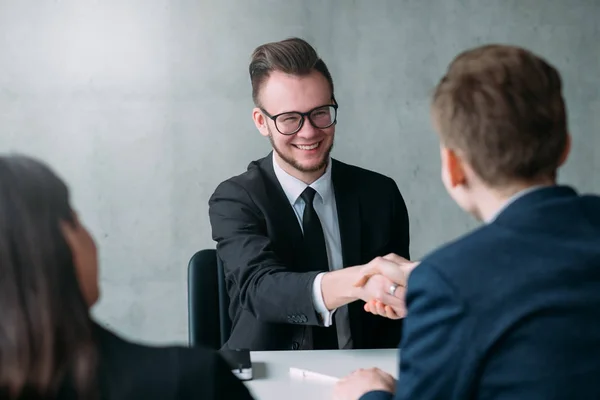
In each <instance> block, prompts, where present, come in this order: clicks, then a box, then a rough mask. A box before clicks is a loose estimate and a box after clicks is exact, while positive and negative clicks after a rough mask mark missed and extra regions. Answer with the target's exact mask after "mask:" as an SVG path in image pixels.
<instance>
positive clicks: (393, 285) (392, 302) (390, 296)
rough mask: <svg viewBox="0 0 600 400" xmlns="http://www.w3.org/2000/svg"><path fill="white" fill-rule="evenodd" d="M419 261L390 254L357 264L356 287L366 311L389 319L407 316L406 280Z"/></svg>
mask: <svg viewBox="0 0 600 400" xmlns="http://www.w3.org/2000/svg"><path fill="white" fill-rule="evenodd" d="M417 265H419V262H418V261H409V260H407V259H405V258H403V257H400V256H398V255H396V254H388V255H386V256H384V257H377V258H375V259H373V260H372V261H371V262H369V263H368V264H365V265H360V266H357V267H356V268H357V273H358V275H359V279H358V280H357V281H356V282H355V283H354V287H355V288H357V290H358V292H357V296H356V297H358V298H359V299H361V300H363V301H365V303H366V304H365V306H364V309H365V311H367V312H370V313H372V314H374V315H380V316H382V317H387V318H390V319H399V318H404V316H405V315H406V304H405V301H404V297H405V294H406V282H407V281H408V276H409V275H410V273H411V271H412V270H413V269H414V268H415V267H416V266H417Z"/></svg>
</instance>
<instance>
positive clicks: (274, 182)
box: [248, 152, 303, 254]
mask: <svg viewBox="0 0 600 400" xmlns="http://www.w3.org/2000/svg"><path fill="white" fill-rule="evenodd" d="M253 166H255V167H258V168H259V169H260V171H261V172H262V175H263V177H264V178H265V182H266V185H265V187H266V188H267V190H269V193H267V195H268V196H269V197H270V200H271V201H272V202H273V203H274V207H275V208H274V209H275V212H274V213H273V214H272V216H273V219H275V220H277V221H278V222H277V225H278V226H285V227H288V228H289V229H288V230H287V233H288V234H289V235H290V238H291V241H292V245H293V248H294V252H295V253H296V254H298V250H299V249H300V248H301V247H300V246H301V245H302V240H303V237H302V229H301V228H300V224H299V223H298V218H297V217H296V213H295V212H294V209H293V206H292V205H291V204H290V202H289V200H288V198H287V196H286V195H285V192H284V191H283V188H282V187H281V184H280V183H279V180H278V179H277V176H276V175H275V170H274V169H273V152H271V153H269V155H268V156H266V157H265V158H263V159H261V160H258V161H253V162H252V163H251V164H250V165H249V166H248V168H251V167H253Z"/></svg>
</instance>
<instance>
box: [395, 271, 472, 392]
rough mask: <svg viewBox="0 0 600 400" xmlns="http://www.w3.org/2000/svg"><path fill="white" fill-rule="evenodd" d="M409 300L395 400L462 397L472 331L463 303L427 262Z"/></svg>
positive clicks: (416, 276) (415, 276) (415, 275)
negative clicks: (459, 387)
mask: <svg viewBox="0 0 600 400" xmlns="http://www.w3.org/2000/svg"><path fill="white" fill-rule="evenodd" d="M406 301H407V311H408V313H407V316H406V318H405V319H404V334H403V337H402V343H401V347H402V351H401V353H400V370H399V380H398V383H397V386H396V396H395V397H394V399H397V400H400V399H419V400H428V399H442V398H444V399H450V398H462V397H461V396H462V395H461V394H459V391H460V390H458V389H457V382H459V381H460V377H461V374H468V373H469V372H468V371H465V368H464V366H465V365H468V362H467V361H466V360H465V358H466V357H467V354H466V353H465V351H464V347H463V346H464V345H465V344H466V343H469V339H468V335H469V332H470V329H471V328H470V327H469V326H468V320H467V319H466V318H465V307H464V305H463V303H462V302H461V301H460V299H459V297H458V295H457V294H456V293H455V290H454V288H452V287H451V286H450V285H449V283H448V282H447V281H446V279H445V278H444V277H443V276H442V275H441V274H440V273H439V271H437V270H436V269H435V268H434V267H432V265H431V264H427V262H425V263H422V264H420V265H419V266H418V267H417V268H416V269H415V270H414V271H413V272H412V273H411V275H410V277H409V281H408V292H407V295H406ZM465 363H466V364H465ZM457 390H458V391H457Z"/></svg>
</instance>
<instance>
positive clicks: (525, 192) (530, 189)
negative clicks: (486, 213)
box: [485, 185, 548, 224]
mask: <svg viewBox="0 0 600 400" xmlns="http://www.w3.org/2000/svg"><path fill="white" fill-rule="evenodd" d="M546 187H548V185H535V186H530V187H528V188H527V189H523V190H521V191H519V192H517V193H515V194H514V195H512V196H511V197H510V198H509V199H508V200H507V201H506V202H505V203H504V204H503V205H502V207H500V209H499V210H497V211H496V212H495V213H494V214H493V215H492V216H491V217H490V218H488V220H487V221H485V222H486V223H488V224H490V223H492V222H494V221H495V220H496V218H498V216H499V215H500V214H502V211H504V210H506V209H507V208H508V206H510V205H511V204H512V203H514V202H515V201H517V200H518V199H520V198H521V197H523V196H525V195H528V194H529V193H532V192H535V191H536V190H539V189H543V188H546Z"/></svg>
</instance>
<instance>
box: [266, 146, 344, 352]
mask: <svg viewBox="0 0 600 400" xmlns="http://www.w3.org/2000/svg"><path fill="white" fill-rule="evenodd" d="M273 169H274V170H275V176H276V177H277V180H278V181H279V184H280V185H281V187H282V188H283V191H284V193H285V195H286V196H287V198H288V200H289V202H290V204H291V205H292V207H293V209H294V212H295V213H296V217H297V218H298V223H299V224H300V229H302V217H303V215H304V207H305V203H304V200H302V198H301V197H300V195H301V194H302V192H304V190H305V189H306V188H307V187H308V186H310V187H312V188H313V189H314V190H315V191H316V194H315V198H314V200H313V206H314V208H315V212H316V213H317V215H318V216H319V220H320V221H321V226H322V228H323V235H324V236H325V246H326V248H327V259H328V261H329V270H330V271H334V270H336V269H341V268H343V260H342V241H341V239H340V227H339V222H338V214H337V207H336V203H335V193H334V192H333V184H332V181H331V159H330V160H329V162H328V163H327V168H326V169H325V173H324V174H323V175H322V176H321V177H320V178H319V179H317V180H316V181H314V182H313V183H311V184H310V185H307V184H306V183H304V182H302V181H301V180H299V179H298V178H295V177H293V176H292V175H290V174H288V173H287V172H285V171H284V170H283V169H282V168H281V167H280V166H279V164H277V162H276V161H275V157H274V156H273ZM323 275H324V273H320V274H318V275H317V277H316V278H315V280H314V282H313V296H312V297H313V304H314V307H315V310H316V311H317V313H318V314H319V315H320V316H321V318H322V320H323V324H324V325H325V326H331V324H332V319H333V314H334V312H336V310H337V311H338V312H337V315H336V317H335V318H336V325H337V331H338V343H339V344H340V348H342V349H344V348H351V346H352V340H351V337H350V321H349V319H348V307H347V306H343V307H340V308H339V309H334V310H331V311H329V310H328V309H327V307H326V306H325V301H324V300H323V293H322V291H321V280H322V278H323Z"/></svg>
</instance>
